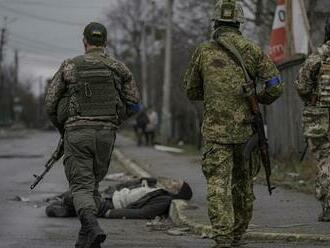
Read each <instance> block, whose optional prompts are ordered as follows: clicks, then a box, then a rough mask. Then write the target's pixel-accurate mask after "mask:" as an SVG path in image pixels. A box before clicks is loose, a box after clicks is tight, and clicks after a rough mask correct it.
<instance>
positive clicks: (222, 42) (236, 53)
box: [216, 38, 253, 83]
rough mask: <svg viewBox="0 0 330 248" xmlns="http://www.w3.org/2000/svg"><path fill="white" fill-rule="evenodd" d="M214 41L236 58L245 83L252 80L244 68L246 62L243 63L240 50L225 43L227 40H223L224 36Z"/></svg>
mask: <svg viewBox="0 0 330 248" xmlns="http://www.w3.org/2000/svg"><path fill="white" fill-rule="evenodd" d="M216 42H217V44H219V45H220V46H222V47H224V48H225V49H226V50H228V51H229V52H230V53H231V54H232V55H233V56H234V57H235V58H236V59H237V60H238V62H239V64H240V66H241V68H242V69H243V72H244V77H245V81H246V83H250V82H252V81H253V80H252V79H251V77H250V74H249V73H248V71H247V69H246V68H247V67H246V64H245V62H244V60H243V58H242V56H241V54H240V52H239V51H238V50H237V49H236V47H234V46H232V45H230V44H229V43H227V41H225V39H224V38H220V39H218V40H217V41H216Z"/></svg>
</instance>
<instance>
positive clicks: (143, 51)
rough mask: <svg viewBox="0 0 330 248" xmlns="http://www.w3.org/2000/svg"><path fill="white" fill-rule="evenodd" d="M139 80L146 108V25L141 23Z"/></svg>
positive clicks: (147, 102)
mask: <svg viewBox="0 0 330 248" xmlns="http://www.w3.org/2000/svg"><path fill="white" fill-rule="evenodd" d="M141 69H142V71H141V74H142V75H141V78H142V101H143V105H144V106H148V104H149V101H148V100H149V99H148V66H147V32H146V23H145V21H143V22H142V32H141Z"/></svg>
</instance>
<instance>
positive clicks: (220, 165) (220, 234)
mask: <svg viewBox="0 0 330 248" xmlns="http://www.w3.org/2000/svg"><path fill="white" fill-rule="evenodd" d="M243 148H244V145H243V144H233V145H227V144H215V143H209V144H206V145H205V153H204V154H203V163H202V169H203V173H204V175H205V177H206V180H207V190H208V196H207V199H208V213H209V218H210V221H211V224H212V228H213V233H214V237H213V239H214V240H215V241H216V242H217V243H218V244H227V243H231V241H232V240H233V238H234V237H238V238H240V237H241V236H242V235H243V234H244V233H245V232H246V229H247V228H248V225H249V223H250V220H251V218H252V212H253V201H254V200H255V197H254V193H253V177H254V174H255V171H256V170H258V169H255V168H257V167H258V166H255V167H254V166H253V163H254V161H252V160H254V159H251V161H250V162H244V160H243V155H242V153H243ZM252 157H254V158H255V157H256V156H252ZM255 162H257V161H255ZM259 168H260V167H259Z"/></svg>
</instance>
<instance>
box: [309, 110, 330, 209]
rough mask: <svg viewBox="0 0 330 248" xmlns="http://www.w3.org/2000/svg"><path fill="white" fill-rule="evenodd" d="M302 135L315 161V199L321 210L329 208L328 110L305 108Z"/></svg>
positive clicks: (329, 141) (329, 152)
mask: <svg viewBox="0 0 330 248" xmlns="http://www.w3.org/2000/svg"><path fill="white" fill-rule="evenodd" d="M303 120H304V135H305V137H306V138H307V139H308V145H309V147H310V149H311V151H312V153H313V156H314V157H315V159H316V160H317V167H318V172H317V176H316V180H315V191H316V198H317V199H318V200H319V201H320V202H321V204H322V207H323V209H324V210H325V209H327V208H330V139H329V109H327V108H319V107H314V106H307V107H305V110H304V119H303Z"/></svg>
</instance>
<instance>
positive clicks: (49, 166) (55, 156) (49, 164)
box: [30, 138, 64, 190]
mask: <svg viewBox="0 0 330 248" xmlns="http://www.w3.org/2000/svg"><path fill="white" fill-rule="evenodd" d="M63 154H64V142H63V138H61V139H60V141H59V142H58V145H57V148H56V150H55V152H54V153H53V154H52V156H51V158H50V159H49V160H48V162H47V163H46V165H45V167H46V169H45V170H44V171H43V172H42V174H41V175H40V176H39V175H33V176H34V177H35V180H34V182H33V183H32V184H31V186H30V189H31V190H33V189H34V188H35V187H36V186H37V185H38V184H39V183H40V181H41V180H42V179H43V178H44V177H45V175H46V174H47V173H48V172H49V171H50V170H51V169H52V168H53V166H54V164H55V163H56V162H57V161H58V160H59V159H60V158H61V157H62V156H63Z"/></svg>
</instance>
